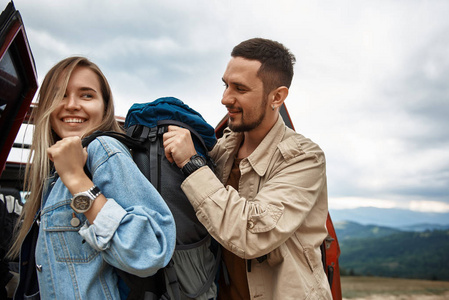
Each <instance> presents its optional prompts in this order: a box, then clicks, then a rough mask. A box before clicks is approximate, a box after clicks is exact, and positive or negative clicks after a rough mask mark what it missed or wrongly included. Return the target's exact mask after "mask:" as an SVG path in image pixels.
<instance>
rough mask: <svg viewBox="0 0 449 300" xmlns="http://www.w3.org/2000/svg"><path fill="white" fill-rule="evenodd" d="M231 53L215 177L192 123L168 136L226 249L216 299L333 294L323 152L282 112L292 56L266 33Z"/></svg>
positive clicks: (195, 201)
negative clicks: (325, 246)
mask: <svg viewBox="0 0 449 300" xmlns="http://www.w3.org/2000/svg"><path fill="white" fill-rule="evenodd" d="M231 56H232V58H231V60H230V61H229V63H228V66H227V68H226V71H225V73H224V75H223V82H224V84H225V91H224V93H223V99H222V100H221V102H222V104H223V105H225V106H226V108H227V110H228V114H229V123H228V128H227V129H226V130H225V132H224V135H223V137H222V138H221V139H220V140H219V141H218V142H217V145H216V146H215V147H214V149H213V150H212V151H211V153H210V154H211V156H212V158H213V159H214V160H215V162H216V164H217V167H216V170H215V171H216V172H215V173H216V175H215V174H214V173H213V172H212V171H211V170H210V169H209V168H207V167H203V166H204V165H205V161H204V159H203V158H202V157H199V156H198V155H196V151H195V149H194V147H193V144H192V140H191V137H190V133H189V131H187V130H185V129H182V128H179V127H175V126H171V127H170V128H169V131H168V132H167V133H166V134H165V135H164V147H165V155H166V156H167V158H168V159H169V160H170V161H172V162H173V161H174V162H175V163H176V164H177V165H178V167H180V168H182V171H183V172H184V173H185V174H186V176H187V178H186V180H185V181H184V182H183V184H182V189H183V191H184V192H185V194H186V195H187V197H188V198H189V200H190V202H191V203H192V205H193V207H194V209H195V211H196V213H197V216H198V218H199V220H200V221H201V223H203V224H204V226H205V227H206V228H207V230H208V231H209V232H210V234H211V235H212V236H213V237H214V238H215V239H216V240H217V241H218V242H219V243H220V244H221V245H222V246H223V248H224V253H223V259H224V261H225V264H226V269H227V273H228V275H229V280H221V281H220V287H219V291H220V293H219V299H223V300H225V299H257V300H262V299H267V300H268V299H269V300H271V299H279V300H285V299H306V298H307V299H331V298H332V296H331V292H330V288H329V284H328V282H327V278H326V275H325V273H324V270H323V266H322V262H321V252H320V248H319V247H320V245H321V243H322V242H323V240H324V238H325V237H326V235H327V231H326V227H325V222H326V217H327V209H328V208H327V185H326V167H325V158H324V153H323V151H322V150H321V149H320V148H319V147H318V145H316V144H315V143H313V142H312V141H310V140H309V139H306V138H305V137H303V136H302V135H300V134H297V133H295V132H294V131H293V130H291V129H289V128H287V127H286V126H285V124H284V122H283V120H282V118H281V117H280V115H279V108H280V107H281V105H282V104H283V102H284V100H285V98H286V97H287V95H288V91H289V87H290V84H291V80H292V77H293V64H294V63H295V57H294V56H293V54H291V53H290V51H289V50H288V49H286V48H285V47H284V46H283V45H282V44H280V43H278V42H275V41H271V40H266V39H261V38H255V39H250V40H247V41H244V42H242V43H240V44H239V45H237V46H236V47H235V48H234V49H233V51H232V53H231ZM222 277H223V276H222Z"/></svg>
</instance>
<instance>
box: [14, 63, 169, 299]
mask: <svg viewBox="0 0 449 300" xmlns="http://www.w3.org/2000/svg"><path fill="white" fill-rule="evenodd" d="M38 101H39V102H38V106H37V109H36V110H35V114H34V120H35V130H34V136H33V142H32V148H31V150H32V153H33V155H32V156H30V159H29V163H28V165H27V170H26V174H25V178H26V183H27V189H28V191H30V194H29V197H28V199H27V201H26V204H25V207H24V212H23V215H22V219H23V223H22V225H21V228H20V231H19V234H18V238H17V240H16V242H15V244H14V245H13V248H12V251H11V253H12V254H15V255H18V254H19V252H20V259H21V270H20V283H19V286H18V288H17V290H16V295H15V299H23V298H24V297H25V299H30V298H27V296H32V295H36V296H37V298H36V299H38V297H39V293H40V297H41V298H42V299H55V298H58V299H65V300H67V299H119V298H120V294H121V296H122V297H123V296H124V294H126V292H124V290H123V289H120V291H119V288H118V284H117V282H118V279H117V275H116V272H115V270H114V268H118V269H121V270H124V271H126V272H128V273H131V274H135V275H138V276H140V277H145V276H149V275H152V274H154V273H155V272H156V271H157V270H158V269H159V268H162V267H164V266H165V265H166V264H167V263H168V261H169V259H170V257H171V255H172V253H173V250H174V244H175V225H174V220H173V217H172V215H171V213H170V211H169V209H168V207H167V206H166V204H165V202H164V201H163V199H162V198H161V196H160V195H159V194H158V192H157V191H156V190H155V189H154V187H153V186H152V185H151V183H149V181H148V180H147V179H146V178H145V177H144V176H143V175H142V174H141V173H140V171H139V170H138V168H137V166H136V165H135V164H134V162H133V161H132V158H131V155H130V153H129V151H128V149H127V148H126V147H125V146H124V145H122V144H121V143H120V142H118V141H117V140H115V139H113V138H110V137H99V138H97V139H96V140H94V141H93V142H91V143H90V144H89V146H88V147H87V149H83V148H82V146H81V137H83V136H86V135H88V134H90V133H92V132H93V131H95V130H114V131H121V129H120V127H119V125H118V124H117V122H116V120H115V117H114V106H113V102H112V95H111V90H110V87H109V84H108V82H107V80H106V78H105V77H104V75H103V74H102V72H101V71H100V69H99V68H98V67H97V66H96V65H95V64H93V63H92V62H90V61H89V60H87V59H86V58H83V57H70V58H67V59H65V60H63V61H61V62H59V63H58V64H56V65H55V66H54V67H53V68H52V69H51V70H50V71H49V72H48V74H47V75H46V77H45V78H44V81H43V83H42V87H41V89H40V92H39V100H38ZM85 167H86V168H87V171H85V169H84V168H85ZM86 173H87V174H89V175H87V174H86ZM36 239H37V242H35V240H36ZM33 245H35V250H34V249H33ZM34 254H35V257H34ZM36 274H37V280H36ZM37 283H38V286H37ZM31 299H34V298H31Z"/></svg>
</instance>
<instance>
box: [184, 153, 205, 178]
mask: <svg viewBox="0 0 449 300" xmlns="http://www.w3.org/2000/svg"><path fill="white" fill-rule="evenodd" d="M205 165H206V159H205V158H204V157H202V156H201V155H198V154H195V155H194V156H192V157H191V158H190V161H189V162H188V163H186V164H185V165H184V167H182V169H181V171H182V173H184V175H185V176H189V175H190V174H192V173H193V172H195V171H196V170H198V169H199V168H201V167H204V166H205Z"/></svg>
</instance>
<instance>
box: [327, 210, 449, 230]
mask: <svg viewBox="0 0 449 300" xmlns="http://www.w3.org/2000/svg"><path fill="white" fill-rule="evenodd" d="M329 212H330V216H331V218H332V221H333V222H334V223H335V222H339V221H351V222H356V223H359V224H364V225H369V224H370V225H379V226H387V227H393V228H401V227H404V226H410V225H415V224H425V223H427V224H440V225H449V213H426V212H417V211H412V210H407V209H395V208H394V209H385V208H376V207H359V208H354V209H330V210H329Z"/></svg>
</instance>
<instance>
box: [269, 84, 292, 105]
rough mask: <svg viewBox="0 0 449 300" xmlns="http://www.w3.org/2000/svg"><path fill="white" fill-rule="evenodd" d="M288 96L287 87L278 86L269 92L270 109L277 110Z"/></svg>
mask: <svg viewBox="0 0 449 300" xmlns="http://www.w3.org/2000/svg"><path fill="white" fill-rule="evenodd" d="M287 96H288V87H286V86H280V87H278V88H277V89H275V90H274V91H272V92H271V105H270V106H271V107H273V110H274V108H279V107H281V106H282V104H283V103H284V100H285V98H287Z"/></svg>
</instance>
